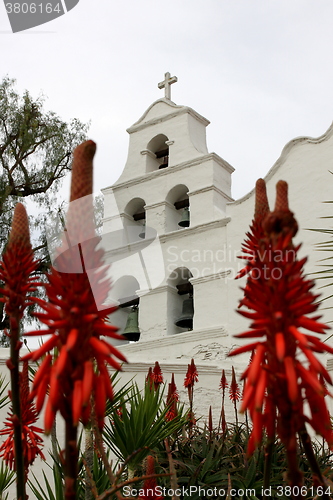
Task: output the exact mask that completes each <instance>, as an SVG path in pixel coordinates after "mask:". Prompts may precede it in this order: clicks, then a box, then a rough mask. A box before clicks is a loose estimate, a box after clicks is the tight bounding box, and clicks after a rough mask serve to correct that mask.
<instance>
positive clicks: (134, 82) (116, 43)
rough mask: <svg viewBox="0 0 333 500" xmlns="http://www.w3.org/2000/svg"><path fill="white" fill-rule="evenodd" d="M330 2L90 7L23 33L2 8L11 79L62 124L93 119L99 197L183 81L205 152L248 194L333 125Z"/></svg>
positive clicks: (226, 0)
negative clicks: (135, 128) (203, 122)
mask: <svg viewBox="0 0 333 500" xmlns="http://www.w3.org/2000/svg"><path fill="white" fill-rule="evenodd" d="M332 47H333V2H332V1H331V0H311V1H310V0H260V1H259V0H169V1H163V2H162V1H157V0H141V1H137V0H136V1H134V0H127V1H124V2H121V1H117V2H115V1H113V2H112V1H111V2H110V0H97V1H92V0H80V2H79V3H78V5H77V6H76V7H75V8H73V9H72V10H71V11H70V12H68V13H67V14H65V15H63V16H61V17H60V18H58V19H56V20H54V21H52V22H50V23H47V24H45V25H42V26H39V27H37V28H34V29H31V30H27V31H25V32H21V33H16V34H13V33H12V32H11V29H10V24H9V21H8V19H7V14H6V10H5V7H4V5H3V4H2V3H1V5H0V53H1V73H0V76H1V77H3V76H5V75H6V74H7V75H9V76H10V77H12V78H16V79H17V86H18V89H19V90H20V91H21V90H23V89H28V90H29V91H30V92H31V93H32V95H33V96H38V95H39V94H40V93H41V92H42V93H44V94H45V95H46V96H47V98H48V99H47V101H46V107H47V108H48V109H51V110H53V111H55V112H56V113H57V114H58V115H59V116H60V117H62V118H63V119H66V120H67V119H70V118H72V117H77V118H79V119H80V120H82V121H84V122H86V121H88V120H91V128H90V133H89V135H90V137H91V138H92V139H93V140H95V141H96V142H97V146H98V152H97V156H96V162H95V166H96V169H95V189H100V188H103V187H106V186H108V185H111V184H112V183H113V182H115V181H116V180H117V178H118V177H119V175H120V173H121V171H122V169H123V167H124V164H125V161H126V157H127V147H128V134H127V132H126V128H128V127H129V126H130V125H132V124H133V123H134V122H135V121H137V120H138V118H139V117H140V116H141V115H142V114H143V112H144V111H145V110H146V109H147V108H148V107H149V106H150V104H151V103H152V102H154V101H155V100H157V99H159V98H161V97H163V95H164V93H163V91H161V90H159V89H158V88H157V83H158V82H159V81H161V80H163V78H164V73H165V72H167V71H170V73H171V74H172V75H176V76H177V77H178V83H176V84H174V85H173V86H172V100H173V101H174V102H175V103H176V104H180V105H187V106H190V107H192V108H194V109H195V110H196V111H197V112H199V113H200V114H202V115H203V116H205V117H206V118H207V119H208V120H210V122H211V124H210V125H209V126H208V128H207V143H208V149H209V151H210V152H213V151H214V152H215V153H217V154H218V155H220V156H222V158H224V159H225V160H226V161H228V162H229V163H230V164H231V165H232V166H233V167H234V168H235V169H236V171H235V173H234V174H233V187H232V194H233V197H234V198H239V197H240V196H242V195H244V194H246V193H247V192H248V191H250V190H251V189H252V188H253V186H254V183H255V180H256V179H257V178H258V177H260V176H264V175H265V174H266V173H267V172H268V170H269V169H270V168H271V166H272V165H273V164H274V162H275V161H276V160H277V158H278V157H279V156H280V154H281V151H282V149H283V147H284V146H285V144H286V143H287V142H289V141H290V140H291V139H293V138H295V137H297V136H311V137H318V136H320V135H322V134H323V133H324V132H325V131H326V130H327V128H328V127H329V126H330V124H331V122H332V119H333V102H332V95H333V66H332Z"/></svg>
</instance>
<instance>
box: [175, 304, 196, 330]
mask: <svg viewBox="0 0 333 500" xmlns="http://www.w3.org/2000/svg"><path fill="white" fill-rule="evenodd" d="M193 316H194V308H193V297H191V296H190V297H189V298H188V299H185V300H184V302H183V307H182V313H181V315H180V316H179V318H178V319H177V320H176V321H175V325H176V326H179V327H180V328H186V329H187V330H193Z"/></svg>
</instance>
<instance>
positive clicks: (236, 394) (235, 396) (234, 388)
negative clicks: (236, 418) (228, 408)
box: [229, 367, 241, 403]
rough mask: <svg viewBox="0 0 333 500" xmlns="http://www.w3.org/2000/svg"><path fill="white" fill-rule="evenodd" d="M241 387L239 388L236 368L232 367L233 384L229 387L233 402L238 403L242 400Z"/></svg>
mask: <svg viewBox="0 0 333 500" xmlns="http://www.w3.org/2000/svg"><path fill="white" fill-rule="evenodd" d="M240 396H241V395H240V389H239V384H238V383H237V380H236V374H235V369H234V367H232V377H231V384H230V388H229V398H230V399H231V401H232V402H233V403H237V402H238V401H239V400H240Z"/></svg>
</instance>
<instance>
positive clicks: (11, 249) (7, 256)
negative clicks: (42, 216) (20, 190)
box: [0, 203, 37, 322]
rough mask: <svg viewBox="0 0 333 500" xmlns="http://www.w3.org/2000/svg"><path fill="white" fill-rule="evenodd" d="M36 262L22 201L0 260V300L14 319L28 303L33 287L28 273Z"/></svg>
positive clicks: (31, 278) (16, 209)
mask: <svg viewBox="0 0 333 500" xmlns="http://www.w3.org/2000/svg"><path fill="white" fill-rule="evenodd" d="M36 267H37V262H36V261H34V254H33V251H32V247H31V243H30V231H29V221H28V216H27V212H26V210H25V208H24V205H22V203H18V204H17V205H16V207H15V211H14V216H13V221H12V228H11V232H10V235H9V241H8V245H7V246H6V249H5V251H4V254H3V256H2V262H1V263H0V279H1V280H2V281H4V287H3V289H1V295H3V296H4V297H3V298H1V299H0V302H4V303H5V307H6V312H7V314H8V315H10V316H15V318H16V319H15V322H17V321H18V320H20V319H21V318H22V316H23V312H24V309H25V308H26V307H27V305H28V304H29V303H28V302H27V294H28V293H29V292H32V291H34V290H36V288H35V285H36V283H35V282H34V278H33V277H32V276H31V274H32V273H33V272H34V271H35V270H36Z"/></svg>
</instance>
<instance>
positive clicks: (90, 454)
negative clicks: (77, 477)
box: [84, 428, 94, 500]
mask: <svg viewBox="0 0 333 500" xmlns="http://www.w3.org/2000/svg"><path fill="white" fill-rule="evenodd" d="M84 458H85V460H86V467H87V468H89V470H90V473H91V475H92V470H93V467H94V435H93V430H92V429H91V428H88V429H86V430H85V449H84ZM85 481H86V491H85V500H94V495H93V492H92V484H91V479H90V476H89V473H88V471H87V470H86V472H85Z"/></svg>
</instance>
